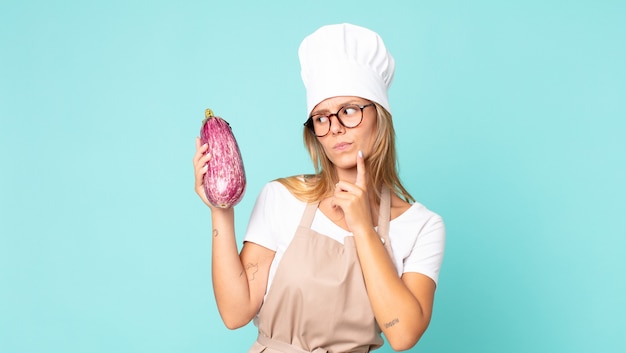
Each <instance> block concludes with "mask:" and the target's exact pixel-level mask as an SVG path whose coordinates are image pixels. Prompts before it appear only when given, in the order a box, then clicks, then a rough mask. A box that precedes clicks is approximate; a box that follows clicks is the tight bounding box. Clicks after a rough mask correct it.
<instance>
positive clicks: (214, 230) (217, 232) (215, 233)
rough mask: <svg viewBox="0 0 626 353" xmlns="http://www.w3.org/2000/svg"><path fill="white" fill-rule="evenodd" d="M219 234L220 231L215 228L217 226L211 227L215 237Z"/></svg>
mask: <svg viewBox="0 0 626 353" xmlns="http://www.w3.org/2000/svg"><path fill="white" fill-rule="evenodd" d="M219 234H220V232H219V231H218V230H217V228H213V237H217V236H218V235H219Z"/></svg>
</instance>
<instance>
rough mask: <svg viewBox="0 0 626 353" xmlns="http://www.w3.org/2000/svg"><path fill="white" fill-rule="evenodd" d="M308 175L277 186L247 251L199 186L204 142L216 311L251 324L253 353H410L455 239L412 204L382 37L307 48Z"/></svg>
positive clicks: (321, 36)
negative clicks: (390, 352)
mask: <svg viewBox="0 0 626 353" xmlns="http://www.w3.org/2000/svg"><path fill="white" fill-rule="evenodd" d="M299 57H300V62H301V67H302V72H301V74H302V78H303V81H304V84H305V87H306V91H307V108H308V113H309V118H308V119H307V120H306V122H305V127H304V141H305V145H306V147H307V149H308V151H309V154H310V155H311V158H312V160H313V163H314V165H315V168H316V174H315V175H311V176H293V177H288V178H282V179H278V180H276V181H273V182H270V183H268V184H267V185H266V186H265V187H264V189H263V190H262V192H261V194H260V195H259V197H258V199H257V202H256V205H255V207H254V209H253V212H252V215H251V218H250V222H249V224H248V230H247V232H246V236H245V241H244V245H243V248H242V250H241V253H238V249H237V244H236V240H235V233H234V211H233V209H220V208H213V207H212V206H211V205H210V203H209V202H208V200H207V198H206V196H205V194H204V191H203V189H202V176H203V174H204V173H205V172H206V163H207V162H208V161H209V160H210V158H211V156H210V152H211V151H207V146H206V145H204V146H200V142H199V140H197V141H196V154H195V156H194V158H193V161H194V168H195V179H196V180H195V189H196V193H197V194H198V195H199V196H200V197H201V198H202V200H203V201H204V202H205V204H207V205H208V206H209V207H210V208H211V219H212V224H213V250H212V256H213V257H212V273H213V287H214V291H215V298H216V302H217V305H218V309H219V312H220V315H221V317H222V319H223V321H224V323H225V324H226V326H227V327H228V328H231V329H234V328H238V327H241V326H244V325H246V324H248V323H249V322H250V321H251V320H252V319H254V321H255V324H256V325H257V326H258V330H259V336H258V338H257V341H256V342H255V343H254V344H253V346H252V348H251V349H250V352H270V353H272V352H369V351H370V350H373V349H376V348H378V347H380V346H381V345H382V344H383V340H382V338H381V331H382V333H384V334H385V337H386V338H387V341H389V343H390V345H391V346H392V348H393V349H394V350H406V349H409V348H411V347H413V346H414V345H415V344H416V343H417V341H418V340H419V339H420V337H421V336H422V334H423V333H424V331H425V330H426V328H427V327H428V324H429V322H430V318H431V313H432V307H433V300H434V293H435V287H436V281H437V278H438V274H439V268H440V265H441V261H442V257H443V249H444V241H445V230H444V226H443V222H442V220H441V218H440V217H439V216H438V215H437V214H435V213H433V212H431V211H429V210H427V209H426V208H425V207H424V206H423V205H421V204H419V203H417V202H415V201H414V199H413V198H412V197H411V195H410V194H409V193H408V192H407V191H406V190H405V188H404V187H403V186H402V184H401V183H400V180H399V178H398V175H397V170H396V155H395V145H394V130H393V124H392V120H391V114H390V111H391V109H390V107H389V101H388V96H387V92H388V88H389V85H390V84H391V81H392V78H393V73H394V66H395V63H394V60H393V58H392V57H391V55H390V54H389V53H388V52H387V50H386V48H385V46H384V44H383V42H382V39H381V38H380V37H379V36H378V35H377V34H376V33H374V32H372V31H370V30H368V29H365V28H362V27H358V26H354V25H350V24H341V25H331V26H324V27H322V28H320V29H318V30H317V31H315V32H314V33H313V34H311V35H310V36H308V37H307V38H305V39H304V41H303V42H302V44H301V45H300V49H299Z"/></svg>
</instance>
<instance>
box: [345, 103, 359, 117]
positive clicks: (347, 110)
mask: <svg viewBox="0 0 626 353" xmlns="http://www.w3.org/2000/svg"><path fill="white" fill-rule="evenodd" d="M342 111H343V114H344V115H347V116H350V115H354V114H356V113H358V111H359V107H357V106H356V105H349V106H347V107H344V108H343V109H342Z"/></svg>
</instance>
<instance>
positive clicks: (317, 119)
mask: <svg viewBox="0 0 626 353" xmlns="http://www.w3.org/2000/svg"><path fill="white" fill-rule="evenodd" d="M311 120H313V124H320V125H321V124H326V123H327V122H328V117H327V116H326V115H314V116H313V117H312V118H311Z"/></svg>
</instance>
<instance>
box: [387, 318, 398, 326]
mask: <svg viewBox="0 0 626 353" xmlns="http://www.w3.org/2000/svg"><path fill="white" fill-rule="evenodd" d="M399 322H400V320H398V318H395V319H393V320H391V321H389V322H387V323H386V324H385V328H390V327H391V326H394V325H395V324H397V323H399Z"/></svg>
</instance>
